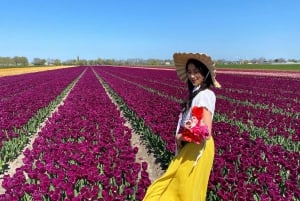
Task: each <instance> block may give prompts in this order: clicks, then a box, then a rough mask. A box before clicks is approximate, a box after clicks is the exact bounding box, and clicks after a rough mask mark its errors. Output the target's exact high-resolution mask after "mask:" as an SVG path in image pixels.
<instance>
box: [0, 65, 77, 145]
mask: <svg viewBox="0 0 300 201" xmlns="http://www.w3.org/2000/svg"><path fill="white" fill-rule="evenodd" d="M81 72H82V68H65V69H60V70H53V71H47V72H39V73H29V74H24V75H17V76H8V77H2V78H1V79H0V97H1V101H0V139H1V142H3V141H6V140H7V138H9V139H11V138H12V137H17V136H18V133H15V132H14V129H20V128H21V127H22V126H24V125H25V124H26V123H27V122H28V121H29V119H30V118H31V117H33V116H34V115H35V114H36V113H37V111H38V110H39V109H41V108H44V107H46V106H47V105H48V104H49V103H50V102H51V101H52V100H54V99H55V98H56V97H57V96H58V95H59V94H60V93H61V92H62V91H63V89H65V88H66V87H67V85H69V84H70V83H71V82H72V81H73V80H74V79H75V78H76V77H78V76H79V74H80V73H81ZM66 74H67V75H68V76H67V77H66V76H65V75H66ZM0 147H1V146H0Z"/></svg>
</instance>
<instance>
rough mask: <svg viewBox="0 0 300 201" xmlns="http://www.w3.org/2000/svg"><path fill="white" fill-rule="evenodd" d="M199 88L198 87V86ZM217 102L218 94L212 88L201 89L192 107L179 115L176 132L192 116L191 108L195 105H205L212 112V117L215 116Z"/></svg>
mask: <svg viewBox="0 0 300 201" xmlns="http://www.w3.org/2000/svg"><path fill="white" fill-rule="evenodd" d="M196 89H197V88H196ZM196 89H194V90H196ZM215 104H216V95H215V93H214V92H213V91H212V90H210V89H205V90H203V91H200V92H199V93H198V94H197V95H196V96H195V97H194V99H193V101H192V104H191V107H190V108H189V110H188V111H186V112H185V113H184V114H182V113H181V114H180V115H179V121H178V125H177V130H176V134H177V133H178V131H179V128H180V126H184V122H185V121H186V120H189V119H190V118H191V110H192V108H193V107H194V106H198V107H205V108H207V110H208V111H210V112H211V116H212V118H213V117H214V112H215Z"/></svg>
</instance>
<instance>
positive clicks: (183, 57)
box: [143, 53, 221, 201]
mask: <svg viewBox="0 0 300 201" xmlns="http://www.w3.org/2000/svg"><path fill="white" fill-rule="evenodd" d="M173 57H174V63H175V66H176V71H177V75H178V76H179V78H180V79H181V80H182V81H184V82H185V83H187V86H188V90H189V98H188V100H187V101H186V102H185V103H183V106H182V112H181V113H180V116H179V121H178V126H177V131H176V136H175V139H176V140H175V141H176V145H177V151H176V157H174V159H173V160H172V161H171V163H170V165H169V167H168V169H167V170H166V172H165V174H164V175H163V176H162V177H160V178H159V179H157V180H156V181H155V182H154V183H153V184H151V185H150V186H149V188H148V189H147V192H146V195H145V197H144V199H143V200H144V201H154V200H155V201H158V200H159V201H200V200H205V198H206V191H207V185H208V180H209V176H210V172H211V169H212V164H213V159H214V141H213V137H212V136H211V133H212V119H213V115H214V110H215V102H216V96H215V94H214V92H213V91H211V90H210V89H209V88H210V87H211V86H214V87H218V88H219V87H221V85H220V84H219V83H218V82H217V80H216V78H215V66H214V63H213V61H212V59H211V57H209V56H208V55H206V54H199V53H196V54H193V53H175V54H174V55H173ZM195 111H196V112H195ZM195 122H196V123H195ZM191 125H192V126H191ZM196 126H198V127H197V128H201V129H194V130H193V128H195V127H196ZM202 128H203V129H202ZM196 131H197V132H196ZM196 134H197V135H196ZM195 136H196V137H195ZM199 136H200V137H199ZM196 138H197V140H195V139H196Z"/></svg>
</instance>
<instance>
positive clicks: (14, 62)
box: [0, 56, 300, 67]
mask: <svg viewBox="0 0 300 201" xmlns="http://www.w3.org/2000/svg"><path fill="white" fill-rule="evenodd" d="M215 62H216V63H217V64H264V63H265V64H270V63H300V60H296V59H288V60H286V59H284V58H276V59H269V60H267V59H265V58H263V57H261V58H258V59H251V60H243V59H241V60H238V61H228V60H225V59H219V60H216V61H215ZM60 65H151V66H159V65H163V66H164V65H171V66H172V65H174V62H173V60H172V59H154V58H152V59H140V58H135V59H125V60H117V59H102V58H98V59H95V60H92V59H91V60H87V59H79V57H77V58H76V59H69V60H66V61H61V60H60V59H44V58H34V59H33V60H32V61H31V62H29V61H28V59H27V57H24V56H15V57H0V66H2V67H3V66H60Z"/></svg>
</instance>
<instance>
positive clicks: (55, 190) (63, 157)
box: [0, 68, 150, 201]
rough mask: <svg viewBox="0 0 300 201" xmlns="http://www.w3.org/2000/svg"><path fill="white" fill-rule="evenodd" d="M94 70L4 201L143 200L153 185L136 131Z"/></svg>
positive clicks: (10, 180) (8, 182) (30, 153)
mask: <svg viewBox="0 0 300 201" xmlns="http://www.w3.org/2000/svg"><path fill="white" fill-rule="evenodd" d="M124 123H125V120H124V119H123V118H122V117H120V112H119V111H118V110H117V108H116V106H115V105H114V104H113V103H112V101H111V100H110V98H109V97H108V96H107V94H106V92H105V90H104V88H103V86H101V84H100V82H99V80H98V79H97V77H96V76H95V75H94V73H93V72H92V70H91V69H90V68H88V69H87V71H85V73H84V74H83V76H82V77H81V78H80V80H79V81H78V82H77V83H76V85H75V86H74V88H73V89H72V90H71V91H70V93H69V95H68V96H67V98H66V99H65V101H64V104H63V105H61V106H59V108H58V112H55V113H53V115H52V117H51V118H49V119H48V121H47V122H46V125H45V126H44V127H43V128H42V130H41V131H40V132H39V134H38V137H37V138H36V140H35V141H34V143H33V149H32V150H29V149H27V150H26V151H25V152H24V155H25V158H24V160H23V162H24V165H23V166H22V167H20V168H18V169H17V170H16V173H15V175H13V176H12V177H10V176H7V175H6V176H4V179H3V183H2V186H3V187H4V188H5V189H6V193H5V194H3V195H0V200H24V201H25V200H141V199H142V197H143V196H144V193H145V189H146V187H147V186H148V185H149V183H150V180H149V177H148V173H147V163H145V162H143V163H142V164H139V163H137V162H136V161H135V160H136V159H135V155H136V153H137V151H138V148H137V147H131V144H130V139H131V135H132V134H131V131H130V129H128V128H127V127H125V126H124Z"/></svg>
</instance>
